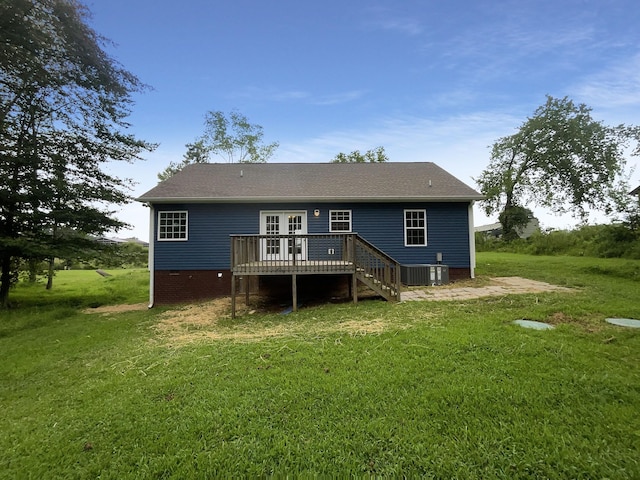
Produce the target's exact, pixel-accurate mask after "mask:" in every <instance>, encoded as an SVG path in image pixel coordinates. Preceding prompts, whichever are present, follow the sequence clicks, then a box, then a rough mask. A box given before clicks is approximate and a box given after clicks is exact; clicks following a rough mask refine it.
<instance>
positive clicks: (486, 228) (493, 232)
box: [475, 216, 540, 238]
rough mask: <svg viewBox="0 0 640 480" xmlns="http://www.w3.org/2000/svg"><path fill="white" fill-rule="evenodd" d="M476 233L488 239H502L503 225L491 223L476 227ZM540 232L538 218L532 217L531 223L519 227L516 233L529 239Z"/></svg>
mask: <svg viewBox="0 0 640 480" xmlns="http://www.w3.org/2000/svg"><path fill="white" fill-rule="evenodd" d="M475 231H476V232H478V233H482V234H484V235H485V236H486V237H501V236H502V224H501V223H499V222H498V223H490V224H488V225H480V226H478V227H475ZM539 231H540V222H539V221H538V219H537V218H535V217H533V216H532V217H531V218H530V219H529V222H528V223H527V224H526V225H525V226H524V227H517V228H516V233H517V234H518V237H520V238H529V237H530V236H531V235H533V234H534V233H535V232H539Z"/></svg>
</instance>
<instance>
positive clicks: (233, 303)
mask: <svg viewBox="0 0 640 480" xmlns="http://www.w3.org/2000/svg"><path fill="white" fill-rule="evenodd" d="M231 318H232V319H233V318H236V276H235V275H234V274H233V273H232V274H231Z"/></svg>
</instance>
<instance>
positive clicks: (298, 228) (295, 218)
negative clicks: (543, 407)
mask: <svg viewBox="0 0 640 480" xmlns="http://www.w3.org/2000/svg"><path fill="white" fill-rule="evenodd" d="M288 223H289V234H290V235H294V234H295V233H296V232H297V233H300V232H302V215H288ZM292 243H293V242H290V243H289V255H293V254H294V252H295V254H296V255H300V254H301V253H302V240H301V239H295V249H294V245H292Z"/></svg>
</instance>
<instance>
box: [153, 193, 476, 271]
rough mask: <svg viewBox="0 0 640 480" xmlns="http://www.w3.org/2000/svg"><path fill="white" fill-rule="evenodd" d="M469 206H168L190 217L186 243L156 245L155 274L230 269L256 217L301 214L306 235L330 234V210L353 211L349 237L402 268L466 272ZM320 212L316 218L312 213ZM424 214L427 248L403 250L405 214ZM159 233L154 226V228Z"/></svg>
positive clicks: (255, 226) (254, 229)
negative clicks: (438, 265)
mask: <svg viewBox="0 0 640 480" xmlns="http://www.w3.org/2000/svg"><path fill="white" fill-rule="evenodd" d="M468 205H469V204H468V203H360V204H346V203H333V204H327V203H323V204H318V203H317V204H313V205H309V204H258V205H256V204H190V205H181V204H167V205H164V204H163V205H156V206H155V208H156V223H157V212H158V211H162V210H188V211H189V240H187V241H173V242H167V241H162V242H158V241H157V234H156V235H155V236H156V238H154V239H153V241H154V242H155V245H154V252H155V269H156V270H223V269H228V268H229V266H230V260H229V256H230V248H231V247H230V239H229V235H232V234H239V235H240V234H257V233H259V232H260V211H261V210H275V211H290V210H305V211H306V212H307V227H308V232H309V233H327V232H328V231H329V210H351V211H352V228H353V231H354V232H356V233H358V234H359V235H360V236H362V237H363V238H365V239H366V240H367V241H369V242H370V243H372V244H374V245H375V246H376V247H378V248H379V249H381V250H383V251H384V252H386V253H387V254H388V255H391V256H392V257H393V258H395V259H396V260H397V261H398V262H400V263H401V264H415V263H435V261H436V253H438V252H441V253H442V255H443V263H445V264H447V265H449V266H451V267H454V268H468V267H469V259H470V252H469V224H468ZM315 209H319V210H320V216H319V217H314V216H313V211H314V210H315ZM405 209H425V210H426V212H427V246H425V247H405V246H404V210H405ZM156 228H157V225H156Z"/></svg>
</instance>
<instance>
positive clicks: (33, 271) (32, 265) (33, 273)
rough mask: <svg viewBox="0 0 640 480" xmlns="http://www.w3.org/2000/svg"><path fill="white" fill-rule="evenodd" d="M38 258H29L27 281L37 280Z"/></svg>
mask: <svg viewBox="0 0 640 480" xmlns="http://www.w3.org/2000/svg"><path fill="white" fill-rule="evenodd" d="M38 263H40V262H38V260H37V259H36V258H30V259H29V283H36V281H37V280H38Z"/></svg>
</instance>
